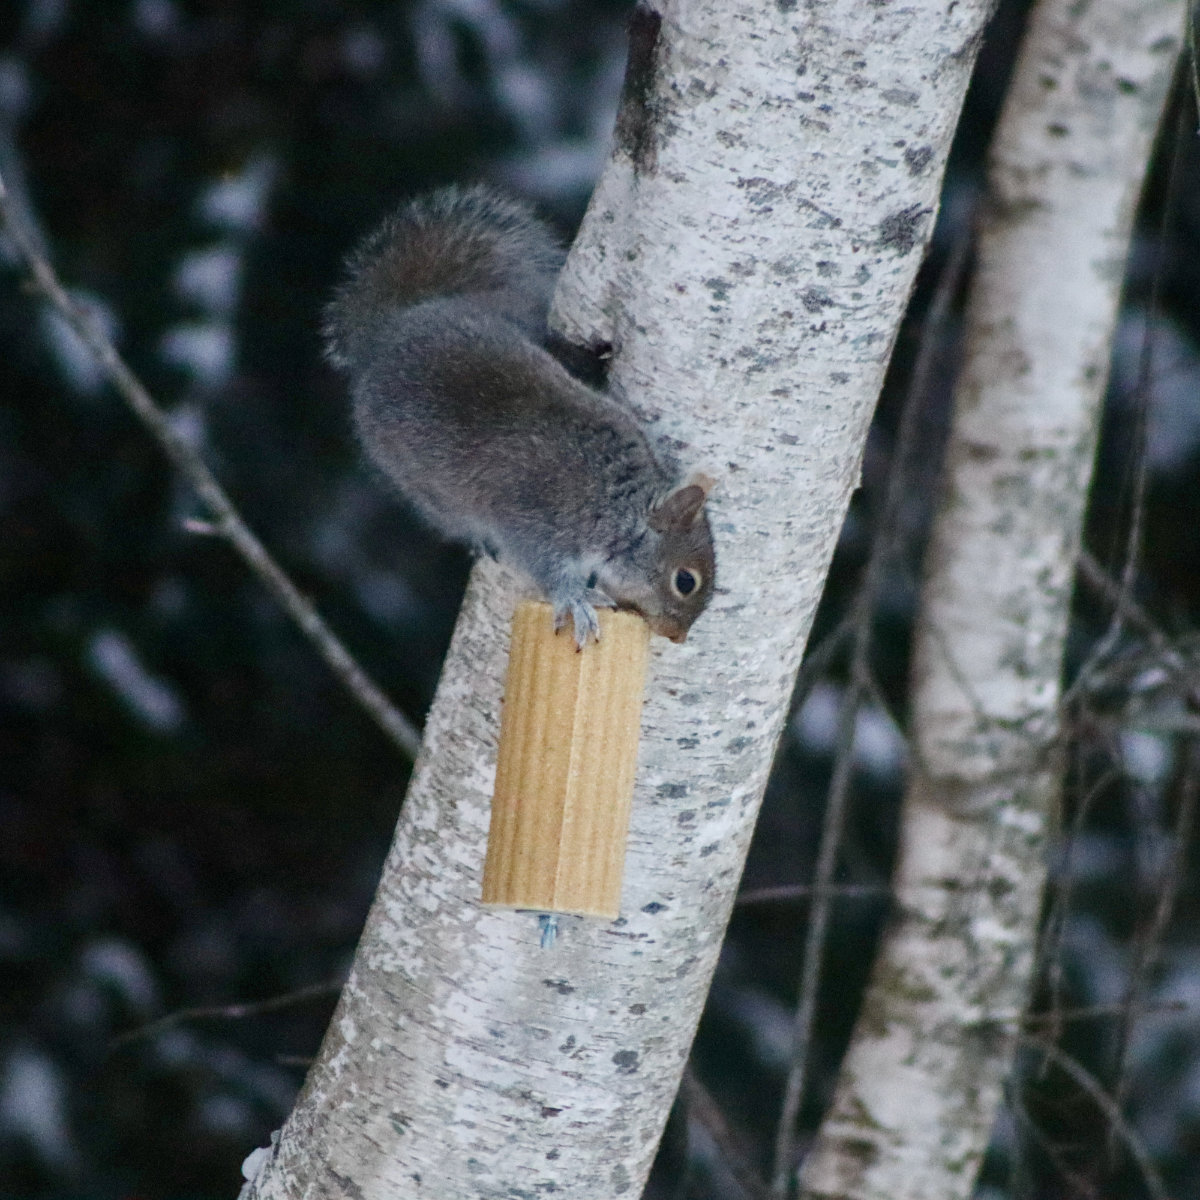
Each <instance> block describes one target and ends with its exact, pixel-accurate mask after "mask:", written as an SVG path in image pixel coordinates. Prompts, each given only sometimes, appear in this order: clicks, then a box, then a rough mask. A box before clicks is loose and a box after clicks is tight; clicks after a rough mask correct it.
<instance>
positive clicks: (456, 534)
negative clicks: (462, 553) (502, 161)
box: [324, 187, 716, 649]
mask: <svg viewBox="0 0 1200 1200" xmlns="http://www.w3.org/2000/svg"><path fill="white" fill-rule="evenodd" d="M562 260H563V252H562V250H561V249H560V248H559V246H558V244H557V242H556V240H555V238H554V236H553V234H552V233H551V232H550V230H549V229H548V228H547V226H546V225H545V224H543V223H542V222H541V221H540V220H539V219H538V218H537V217H535V216H534V214H533V213H532V212H531V211H529V210H528V209H527V208H525V207H524V206H523V205H521V204H518V203H516V202H515V201H512V200H509V199H507V198H506V197H504V196H501V195H499V194H498V193H496V192H494V191H492V190H490V189H488V188H485V187H475V188H470V189H465V190H460V189H457V188H447V189H445V190H443V191H439V192H435V193H433V194H432V195H430V196H426V197H423V198H420V199H417V200H414V201H411V202H410V203H408V204H406V205H405V206H404V207H402V208H401V209H400V210H399V212H397V213H395V214H394V215H393V216H391V217H389V218H388V219H387V220H386V221H384V223H383V224H382V225H381V226H380V227H379V228H378V229H376V230H375V231H374V232H373V233H371V234H370V235H369V236H368V237H367V238H366V239H365V240H364V241H363V242H362V243H361V245H359V247H358V248H357V249H356V250H355V251H354V252H353V253H352V254H351V256H350V258H349V259H348V261H347V276H346V279H345V281H344V282H343V283H342V284H341V286H340V287H339V288H338V289H337V291H336V292H335V293H334V297H333V300H332V301H331V302H330V304H329V305H328V307H327V308H326V310H325V323H324V334H325V341H326V354H327V356H328V358H329V360H330V361H331V362H332V363H333V364H334V365H335V366H336V367H338V368H340V369H341V370H343V371H344V372H345V373H346V375H348V376H349V381H350V391H351V395H352V397H353V403H354V424H355V427H356V429H357V432H358V436H359V439H360V441H361V442H362V445H363V448H364V450H365V451H366V454H367V456H368V457H369V458H370V459H371V461H372V462H373V463H374V464H375V465H376V466H377V467H379V468H380V469H381V470H382V471H383V472H384V474H385V475H386V476H387V477H388V478H389V479H390V480H391V482H392V483H394V484H395V486H396V488H397V489H398V490H399V491H400V493H401V494H402V495H403V496H404V497H405V498H406V499H407V500H408V501H409V502H410V503H411V504H412V505H414V506H415V508H416V509H417V510H418V512H420V513H421V514H422V515H423V516H424V517H425V519H426V520H427V521H428V522H429V523H430V524H431V525H432V526H433V527H434V528H435V529H437V530H438V531H440V532H441V533H442V534H443V536H445V537H447V538H450V539H451V540H455V541H462V542H465V543H467V544H468V545H470V546H472V547H473V548H474V549H475V550H476V551H486V552H487V553H490V554H492V555H493V556H494V557H497V558H499V559H501V560H502V561H505V562H508V563H511V564H513V565H514V566H516V567H517V568H519V569H520V570H522V571H524V572H525V573H526V574H527V575H528V576H529V577H530V578H531V579H532V580H533V582H534V583H535V584H537V585H538V586H539V587H540V588H541V589H542V591H543V592H544V593H545V595H546V598H547V599H548V600H549V601H550V603H551V604H552V605H553V607H554V618H555V627H556V628H558V629H561V628H562V627H563V626H564V625H565V624H566V623H567V620H568V619H570V620H572V621H573V623H574V631H575V642H576V645H577V646H578V647H579V648H580V649H582V648H583V646H584V645H585V643H586V642H587V639H588V637H589V636H591V637H594V638H597V639H598V638H599V636H600V627H599V623H598V621H597V619H596V609H597V608H598V607H617V608H627V609H633V610H635V611H636V612H638V613H640V614H641V615H642V616H643V617H645V619H646V621H647V623H648V624H649V626H650V628H651V629H652V630H653V631H654V632H655V633H658V634H662V635H663V636H665V637H668V638H670V639H671V640H672V641H676V642H682V641H683V640H684V638H685V637H686V636H687V632H688V629H689V628H690V627H691V624H692V622H693V621H695V619H696V618H697V617H698V616H699V615H700V613H701V612H702V611H703V610H704V608H705V606H706V605H707V604H708V602H709V600H710V599H711V597H712V590H713V581H714V574H715V565H716V564H715V558H714V554H713V544H712V533H711V531H710V529H709V525H708V518H707V515H706V513H705V509H704V502H705V500H706V499H707V496H708V492H709V490H710V489H711V488H712V480H711V479H709V478H708V477H707V476H705V475H702V474H699V473H697V474H694V475H692V476H689V477H686V478H684V477H681V475H680V472H679V469H678V467H677V466H676V464H675V463H674V462H673V461H671V460H669V459H668V458H667V456H666V455H665V454H663V453H662V452H661V451H655V450H654V449H652V448H651V445H650V442H649V440H648V439H647V437H646V434H645V433H644V432H643V430H642V428H641V427H640V425H639V424H638V422H637V420H636V419H635V418H634V416H633V414H632V413H631V412H630V411H629V410H628V409H627V408H626V407H624V406H623V405H622V404H620V403H619V402H618V401H616V400H615V399H613V398H612V397H611V396H608V395H607V394H605V393H604V392H602V391H598V390H596V389H594V388H592V387H589V386H587V385H586V384H584V383H583V382H581V381H580V380H578V379H576V378H575V377H574V376H573V375H571V374H570V373H568V371H567V370H566V369H565V368H564V367H563V366H562V365H561V364H560V362H559V361H558V360H557V359H556V358H555V357H554V356H553V355H552V354H551V353H550V352H549V351H548V350H547V349H546V345H547V343H548V339H549V337H550V332H549V329H548V326H547V313H548V310H549V306H550V297H551V293H552V292H553V289H554V281H555V278H556V276H557V274H558V271H559V268H560V267H561V265H562Z"/></svg>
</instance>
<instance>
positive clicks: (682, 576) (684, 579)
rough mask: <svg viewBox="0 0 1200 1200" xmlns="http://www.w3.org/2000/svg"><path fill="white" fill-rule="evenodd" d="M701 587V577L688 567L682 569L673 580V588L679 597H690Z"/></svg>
mask: <svg viewBox="0 0 1200 1200" xmlns="http://www.w3.org/2000/svg"><path fill="white" fill-rule="evenodd" d="M699 586H700V576H699V575H697V574H696V572H695V571H689V570H688V569H687V567H680V568H679V570H678V571H676V572H675V574H674V575H673V576H672V578H671V587H672V589H673V590H674V592H675V595H677V596H679V597H681V598H682V597H685V596H690V595H691V594H692V593H693V592H694V591H695V590H696V589H697V588H698V587H699Z"/></svg>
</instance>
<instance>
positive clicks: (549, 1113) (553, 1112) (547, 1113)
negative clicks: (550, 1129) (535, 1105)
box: [542, 1104, 562, 1117]
mask: <svg viewBox="0 0 1200 1200" xmlns="http://www.w3.org/2000/svg"><path fill="white" fill-rule="evenodd" d="M560 1112H562V1109H561V1108H551V1107H550V1106H549V1105H548V1104H543V1105H542V1116H543V1117H557V1116H558V1114H559V1113H560Z"/></svg>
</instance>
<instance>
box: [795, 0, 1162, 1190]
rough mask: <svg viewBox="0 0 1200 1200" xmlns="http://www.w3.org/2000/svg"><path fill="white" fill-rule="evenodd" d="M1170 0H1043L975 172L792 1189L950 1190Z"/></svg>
mask: <svg viewBox="0 0 1200 1200" xmlns="http://www.w3.org/2000/svg"><path fill="white" fill-rule="evenodd" d="M1183 11H1184V6H1183V4H1182V2H1181V0H1091V2H1085V3H1079V0H1042V3H1041V4H1040V5H1039V6H1038V7H1037V9H1036V10H1035V12H1034V14H1033V17H1032V20H1031V24H1030V26H1029V29H1028V32H1027V34H1026V36H1025V40H1024V44H1023V47H1022V51H1021V55H1020V60H1019V63H1018V67H1017V72H1016V77H1015V80H1014V82H1013V84H1012V87H1011V90H1010V93H1009V97H1008V100H1007V103H1006V105H1005V109H1004V113H1003V115H1002V118H1001V122H1000V127H999V130H998V133H997V135H996V141H995V146H994V150H993V155H992V161H991V166H990V173H989V196H988V201H989V203H988V206H987V212H986V216H985V221H984V225H983V228H982V230H981V239H980V245H979V257H978V265H977V271H976V276H975V279H974V283H973V289H972V294H971V299H970V304H969V311H968V327H967V333H966V360H965V363H964V366H963V370H962V375H961V378H960V381H959V386H958V392H957V397H956V410H955V415H954V425H953V429H952V432H951V439H950V445H949V448H948V452H947V453H948V460H947V468H946V470H947V480H946V484H945V491H944V495H943V498H942V502H941V506H940V510H939V514H938V518H937V522H936V526H935V531H934V536H933V541H932V545H931V549H930V553H929V560H928V564H927V569H926V578H925V583H924V590H923V593H922V597H921V617H920V622H919V627H918V633H917V645H916V649H915V669H914V696H913V732H914V738H915V746H916V751H917V752H916V754H914V756H913V758H914V762H915V763H916V764H918V765H917V767H916V769H915V770H914V775H913V778H912V780H911V782H910V785H909V789H908V794H907V796H906V799H905V806H904V811H903V815H902V848H901V855H900V861H899V864H898V867H897V873H896V880H895V896H896V899H895V905H896V916H895V918H894V921H893V923H892V926H891V928H890V930H889V932H888V934H887V936H886V939H885V943H884V947H883V951H882V953H881V955H880V957H879V959H878V960H877V962H876V965H875V970H874V974H873V979H872V982H871V985H870V988H869V990H868V993H867V997H866V1001H865V1003H864V1007H863V1010H862V1014H861V1016H860V1018H859V1022H858V1026H857V1028H856V1030H855V1033H854V1037H853V1040H852V1042H851V1048H850V1051H849V1053H848V1055H847V1058H846V1060H845V1062H844V1064H843V1067H842V1073H841V1077H840V1080H839V1085H838V1089H837V1093H836V1096H835V1100H834V1104H833V1107H832V1109H831V1111H830V1113H829V1114H828V1116H827V1117H826V1120H825V1123H824V1125H823V1127H822V1129H821V1133H820V1137H819V1139H818V1142H817V1144H816V1147H815V1148H814V1150H813V1152H812V1153H811V1154H810V1156H809V1158H808V1159H807V1161H806V1162H805V1164H804V1168H803V1172H802V1184H803V1188H802V1191H803V1194H804V1195H805V1196H809V1197H818V1196H820V1197H830V1196H837V1197H856V1198H861V1200H867V1198H870V1200H905V1198H908V1197H911V1198H912V1200H943V1198H946V1200H949V1198H950V1197H966V1196H969V1195H970V1194H971V1192H972V1189H973V1186H974V1182H975V1178H976V1175H977V1172H978V1168H979V1164H980V1161H981V1159H982V1157H983V1153H984V1150H985V1149H986V1146H987V1143H988V1138H989V1133H990V1130H991V1127H992V1123H993V1120H994V1118H995V1114H996V1110H997V1107H998V1105H999V1102H1000V1098H1001V1087H1002V1084H1003V1081H1004V1077H1005V1075H1006V1074H1007V1072H1008V1070H1009V1066H1010V1063H1011V1058H1012V1049H1013V1041H1014V1034H1015V1033H1016V1032H1017V1024H1016V1021H1017V1019H1018V1017H1019V1014H1020V1013H1021V1012H1022V1011H1023V1009H1024V1005H1025V1002H1026V996H1027V992H1028V989H1029V983H1030V972H1031V969H1032V964H1033V957H1034V943H1035V938H1036V933H1037V920H1038V912H1039V906H1040V901H1041V894H1042V885H1043V879H1044V871H1045V866H1044V862H1045V851H1046V838H1047V830H1048V826H1049V823H1050V819H1051V814H1052V809H1053V806H1054V804H1055V802H1056V800H1057V797H1058V792H1059V787H1060V763H1059V756H1058V755H1057V753H1056V750H1057V745H1056V743H1057V739H1058V736H1059V728H1058V704H1059V680H1060V675H1061V670H1062V656H1063V643H1064V637H1065V633H1066V625H1067V615H1068V605H1069V601H1070V594H1071V583H1072V578H1073V575H1074V567H1075V561H1076V557H1077V554H1078V551H1079V545H1080V531H1081V525H1082V518H1083V510H1084V503H1085V499H1086V495H1087V489H1088V485H1089V481H1090V478H1091V470H1092V459H1093V453H1094V449H1095V442H1096V430H1097V426H1098V424H1099V416H1100V407H1101V401H1102V400H1103V396H1104V391H1105V385H1106V381H1107V376H1108V359H1109V353H1110V347H1111V342H1112V336H1113V332H1114V329H1115V325H1116V317H1117V304H1118V300H1119V296H1120V290H1121V281H1122V276H1123V265H1124V261H1125V257H1126V254H1127V251H1128V244H1129V236H1130V229H1131V224H1132V220H1133V214H1134V208H1135V205H1136V202H1137V199H1138V194H1139V191H1140V187H1141V181H1142V177H1143V174H1144V171H1145V168H1146V163H1147V159H1148V157H1149V153H1150V150H1151V146H1152V142H1153V138H1154V133H1155V130H1156V128H1157V126H1158V123H1159V120H1160V114H1161V110H1162V106H1163V101H1164V98H1165V96H1166V93H1167V89H1168V84H1169V81H1170V77H1171V72H1172V68H1173V66H1174V63H1175V58H1176V54H1177V52H1178V48H1179V35H1180V33H1181V32H1182V22H1183Z"/></svg>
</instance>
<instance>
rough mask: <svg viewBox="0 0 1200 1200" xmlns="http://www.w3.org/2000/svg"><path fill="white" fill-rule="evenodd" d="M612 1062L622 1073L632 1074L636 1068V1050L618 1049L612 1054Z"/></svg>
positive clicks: (635, 1071)
mask: <svg viewBox="0 0 1200 1200" xmlns="http://www.w3.org/2000/svg"><path fill="white" fill-rule="evenodd" d="M612 1060H613V1063H614V1064H615V1065H616V1068H617V1070H618V1071H620V1072H621V1074H622V1075H634V1074H636V1073H637V1069H638V1052H637V1051H636V1050H618V1051H617V1052H616V1054H614V1055H613V1056H612Z"/></svg>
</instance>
